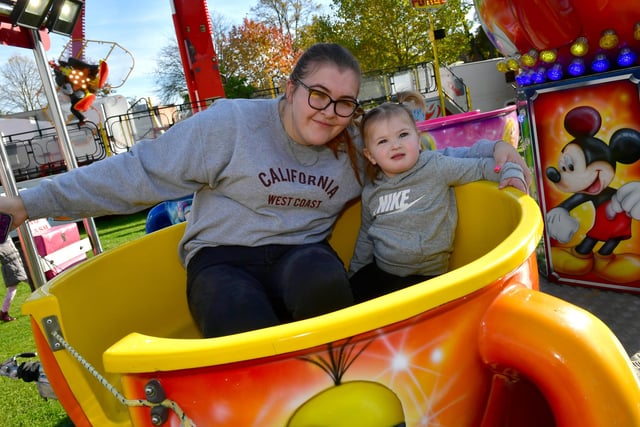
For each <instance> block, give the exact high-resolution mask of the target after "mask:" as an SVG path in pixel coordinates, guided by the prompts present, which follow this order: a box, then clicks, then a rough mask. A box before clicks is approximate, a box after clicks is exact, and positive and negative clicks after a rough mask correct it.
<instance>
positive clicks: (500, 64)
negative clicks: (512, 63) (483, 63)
mask: <svg viewBox="0 0 640 427" xmlns="http://www.w3.org/2000/svg"><path fill="white" fill-rule="evenodd" d="M496 68H497V69H498V71H500V72H501V73H506V72H507V71H509V66H508V65H507V61H498V63H497V64H496Z"/></svg>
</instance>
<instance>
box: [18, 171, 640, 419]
mask: <svg viewBox="0 0 640 427" xmlns="http://www.w3.org/2000/svg"><path fill="white" fill-rule="evenodd" d="M456 197H457V200H458V209H459V223H458V228H457V233H456V243H455V250H454V253H453V255H452V259H451V271H450V272H449V273H447V274H444V275H442V276H439V277H437V278H434V279H431V280H428V281H425V282H422V283H420V284H417V285H415V286H412V287H409V288H406V289H403V290H401V291H398V292H394V293H392V294H389V295H385V296H383V297H380V298H377V299H374V300H371V301H368V302H366V303H362V304H358V305H355V306H352V307H349V308H346V309H342V310H339V311H336V312H332V313H329V314H325V315H322V316H318V317H315V318H311V319H307V320H303V321H297V322H293V323H289V324H284V325H280V326H275V327H271V328H265V329H261V330H255V331H250V332H246V333H240V334H236V335H230V336H225V337H220V338H208V339H203V338H201V337H200V335H199V332H198V329H197V327H196V325H195V324H194V322H193V320H192V317H191V316H190V313H189V309H188V307H187V302H186V296H185V271H184V269H183V267H182V266H181V265H180V263H179V260H178V257H177V250H176V247H177V244H178V241H179V239H180V237H181V236H182V234H183V230H184V224H178V225H173V226H171V227H168V228H165V229H162V230H160V231H157V232H154V233H151V234H148V235H146V236H144V237H142V238H140V239H137V240H135V241H133V242H130V243H128V244H126V245H123V246H121V247H119V248H116V249H113V250H110V251H107V252H104V253H102V254H100V255H97V256H96V257H94V258H92V259H91V260H89V261H87V262H85V263H83V264H80V265H79V266H76V267H74V268H73V269H71V270H68V271H66V272H65V273H63V274H61V275H59V276H57V277H56V278H54V279H53V280H51V281H50V282H48V283H47V284H46V285H45V286H43V287H41V288H39V289H37V291H36V292H35V293H34V294H33V295H32V296H31V297H30V298H29V299H28V301H27V302H26V303H25V304H24V305H23V311H24V312H25V313H27V314H29V315H30V316H31V319H32V326H33V333H34V336H35V340H36V345H37V349H38V353H39V356H40V358H41V363H42V365H43V367H44V370H45V372H46V374H47V377H48V378H49V380H50V382H51V385H52V387H53V389H54V391H55V393H56V395H57V397H58V399H59V400H60V402H61V404H62V405H63V407H64V408H65V410H66V411H67V412H68V414H69V416H70V418H71V420H72V421H73V423H74V424H75V425H76V426H78V427H80V426H123V427H124V426H154V425H155V426H157V425H166V426H178V425H182V426H192V425H198V426H233V427H238V426H243V427H246V426H261V427H264V426H268V427H271V426H279V427H281V426H287V427H300V426H307V427H310V426H328V427H329V426H330V427H341V426H350V427H360V426H362V427H377V426H380V427H392V426H394V427H400V426H450V427H460V426H472V427H477V426H481V427H490V426H491V427H493V426H519V427H529V426H530V427H533V426H535V427H546V426H549V427H551V426H557V427H569V426H572V427H573V426H575V425H577V424H579V425H580V426H581V427H596V426H597V427H601V426H624V427H630V426H638V425H640V403H639V402H640V385H639V382H638V380H637V379H636V376H635V373H634V370H633V367H632V365H631V364H630V362H629V359H628V357H627V355H626V353H625V351H624V349H623V347H622V345H621V344H620V342H619V341H618V340H617V338H616V337H615V336H614V334H613V333H612V332H611V330H610V329H608V328H607V326H606V325H605V324H604V323H602V322H601V321H600V320H599V319H597V318H596V317H594V316H593V315H591V314H590V313H588V312H587V311H584V310H582V309H580V308H578V307H576V306H574V305H572V304H569V303H567V302H565V301H562V300H560V299H558V298H555V297H553V296H551V295H548V294H544V293H542V292H540V291H539V290H538V278H537V265H536V257H535V253H536V247H537V245H538V242H539V240H540V238H541V234H542V227H543V222H542V218H541V215H540V209H539V207H538V205H537V204H536V203H535V202H534V200H533V199H532V198H530V197H529V196H527V195H524V194H523V193H521V192H519V191H517V190H512V189H505V190H499V189H498V188H497V186H496V185H495V184H493V183H488V182H478V183H473V184H468V185H465V186H462V187H458V188H456ZM359 209H360V208H359V204H357V203H356V204H353V205H352V206H350V207H349V208H348V209H346V211H345V212H344V213H343V215H342V216H341V217H340V219H339V220H338V222H337V224H336V226H335V229H334V232H333V236H332V238H331V243H332V244H333V245H334V247H335V248H336V250H337V251H338V253H339V254H340V256H341V257H342V259H343V260H345V262H348V259H349V256H350V255H351V251H352V249H353V246H354V243H355V237H356V234H357V230H358V224H359Z"/></svg>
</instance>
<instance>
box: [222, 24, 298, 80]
mask: <svg viewBox="0 0 640 427" xmlns="http://www.w3.org/2000/svg"><path fill="white" fill-rule="evenodd" d="M223 45H224V48H223V49H224V52H225V59H224V66H225V72H226V73H227V74H228V75H229V76H235V77H238V78H242V79H246V82H247V83H248V84H250V85H252V86H254V87H256V88H268V87H273V86H274V85H277V84H278V83H279V82H280V81H281V80H282V79H284V78H286V77H287V76H288V75H289V74H290V73H291V71H292V70H293V65H294V64H295V61H296V59H297V58H298V56H299V55H300V52H299V51H297V50H295V49H294V48H293V40H292V38H291V37H290V36H288V35H287V34H284V33H282V31H280V29H279V28H277V27H276V26H274V25H268V24H265V23H261V22H256V21H254V20H251V19H247V18H245V19H244V22H243V23H242V25H240V26H238V27H236V26H234V27H232V29H231V31H230V32H229V34H228V35H227V36H226V37H225V39H224V41H223Z"/></svg>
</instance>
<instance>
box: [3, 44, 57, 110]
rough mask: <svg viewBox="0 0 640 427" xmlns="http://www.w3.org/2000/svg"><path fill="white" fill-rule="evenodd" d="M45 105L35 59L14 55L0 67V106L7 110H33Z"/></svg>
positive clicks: (45, 100)
mask: <svg viewBox="0 0 640 427" xmlns="http://www.w3.org/2000/svg"><path fill="white" fill-rule="evenodd" d="M46 105H47V99H46V96H45V94H44V91H43V86H42V79H41V78H40V73H39V72H38V68H37V66H36V63H35V61H33V60H31V59H29V58H27V57H25V56H21V55H14V56H11V57H10V58H9V60H8V61H7V62H6V63H5V64H4V65H3V66H2V67H0V106H1V107H2V110H4V111H9V112H22V111H33V110H38V109H40V108H43V107H45V106H46Z"/></svg>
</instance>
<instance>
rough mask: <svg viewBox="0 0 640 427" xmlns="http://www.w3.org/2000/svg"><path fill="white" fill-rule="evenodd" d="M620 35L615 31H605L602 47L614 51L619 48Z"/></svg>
mask: <svg viewBox="0 0 640 427" xmlns="http://www.w3.org/2000/svg"><path fill="white" fill-rule="evenodd" d="M619 41H620V40H619V39H618V35H617V34H616V32H615V31H613V30H605V31H603V32H602V37H600V47H601V48H603V49H613V48H614V47H616V46H618V42H619Z"/></svg>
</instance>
